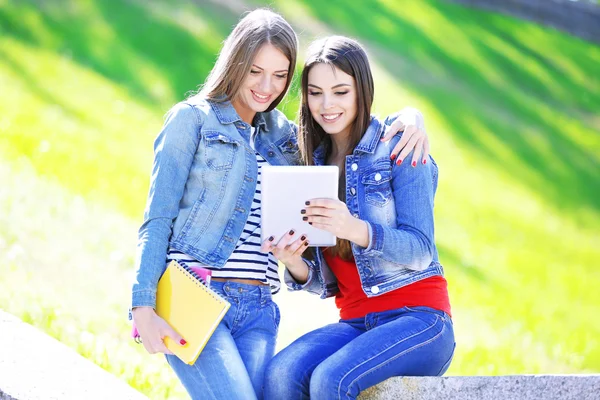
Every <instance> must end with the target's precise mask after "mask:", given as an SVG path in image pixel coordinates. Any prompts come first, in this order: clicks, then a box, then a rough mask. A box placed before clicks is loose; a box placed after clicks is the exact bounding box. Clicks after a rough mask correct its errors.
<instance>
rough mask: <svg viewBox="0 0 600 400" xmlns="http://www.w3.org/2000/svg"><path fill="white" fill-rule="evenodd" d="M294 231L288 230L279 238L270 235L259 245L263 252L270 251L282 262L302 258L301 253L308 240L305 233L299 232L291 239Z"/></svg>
mask: <svg viewBox="0 0 600 400" xmlns="http://www.w3.org/2000/svg"><path fill="white" fill-rule="evenodd" d="M294 234H295V232H294V231H293V230H290V231H289V232H288V233H286V234H285V235H283V236H282V237H281V238H280V239H279V240H277V239H276V238H275V237H273V236H270V237H269V238H268V239H267V240H265V241H264V242H263V244H262V246H261V250H262V251H264V252H267V251H270V252H271V253H273V255H274V256H275V257H276V258H277V259H278V260H279V261H281V262H282V263H284V264H286V265H287V264H291V263H295V262H298V261H300V260H301V259H302V253H304V250H306V249H307V248H308V245H309V244H310V242H309V241H308V239H307V236H306V234H301V235H299V237H298V238H297V239H295V240H293V237H294Z"/></svg>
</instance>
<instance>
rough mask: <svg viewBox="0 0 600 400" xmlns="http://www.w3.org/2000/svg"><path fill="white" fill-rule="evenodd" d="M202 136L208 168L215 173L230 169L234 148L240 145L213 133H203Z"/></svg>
mask: <svg viewBox="0 0 600 400" xmlns="http://www.w3.org/2000/svg"><path fill="white" fill-rule="evenodd" d="M203 136H204V146H205V152H206V164H207V165H208V167H209V168H210V169H213V170H215V171H219V170H223V169H229V168H231V167H232V165H233V158H234V155H235V151H236V147H237V146H238V145H239V144H240V143H239V142H238V141H236V140H234V139H232V138H230V137H228V136H226V135H223V134H222V133H220V132H215V131H206V132H203Z"/></svg>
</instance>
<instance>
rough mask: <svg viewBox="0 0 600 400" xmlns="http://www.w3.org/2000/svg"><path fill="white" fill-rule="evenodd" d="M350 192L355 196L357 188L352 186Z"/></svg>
mask: <svg viewBox="0 0 600 400" xmlns="http://www.w3.org/2000/svg"><path fill="white" fill-rule="evenodd" d="M350 194H351V195H352V196H354V195H355V194H356V189H354V188H353V187H352V188H350Z"/></svg>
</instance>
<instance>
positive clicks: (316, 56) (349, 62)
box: [298, 36, 375, 260]
mask: <svg viewBox="0 0 600 400" xmlns="http://www.w3.org/2000/svg"><path fill="white" fill-rule="evenodd" d="M317 64H327V65H330V66H332V67H335V68H337V69H339V70H340V71H343V72H344V73H346V74H348V75H350V76H352V77H353V78H354V81H355V83H356V101H357V115H356V119H355V120H354V122H353V124H352V127H351V128H350V143H348V147H347V154H346V155H350V154H352V151H354V148H355V147H356V146H357V145H358V143H359V142H360V139H361V138H362V136H363V135H364V133H365V132H366V130H367V128H368V127H369V123H370V121H371V106H372V105H373V96H374V92H375V88H374V85H373V75H372V73H371V67H370V65H369V59H368V57H367V53H366V52H365V50H364V49H363V48H362V46H361V45H360V44H359V43H358V42H357V41H355V40H353V39H350V38H347V37H344V36H330V37H326V38H323V39H320V40H317V41H315V42H313V43H312V44H311V45H310V47H309V49H308V55H307V57H306V62H305V63H304V70H303V71H302V80H301V85H302V97H301V102H300V112H299V119H300V122H299V131H300V132H299V135H298V145H299V146H300V154H301V156H302V159H303V161H304V163H305V164H306V165H314V160H313V152H314V151H315V149H316V148H317V147H318V146H319V145H320V144H321V143H323V144H324V145H325V148H326V159H327V157H328V156H329V154H330V152H331V138H330V137H329V135H328V134H327V133H326V132H325V131H324V130H323V128H321V126H320V125H319V124H318V123H317V122H316V121H315V120H314V118H313V117H312V115H311V113H310V109H309V108H308V73H309V72H310V70H311V69H312V67H313V66H315V65H317ZM338 196H339V198H340V200H342V201H344V202H345V201H346V171H345V167H342V171H341V174H340V186H339V194H338ZM330 251H331V254H332V255H338V254H339V255H340V257H342V258H343V259H345V260H350V259H352V247H351V245H350V242H349V241H348V240H339V239H338V242H337V244H336V246H335V247H333V248H331V249H330Z"/></svg>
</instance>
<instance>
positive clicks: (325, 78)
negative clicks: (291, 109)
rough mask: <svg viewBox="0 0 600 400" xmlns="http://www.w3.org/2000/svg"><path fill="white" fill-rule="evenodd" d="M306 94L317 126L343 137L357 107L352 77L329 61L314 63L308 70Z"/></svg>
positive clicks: (348, 129) (345, 135)
mask: <svg viewBox="0 0 600 400" xmlns="http://www.w3.org/2000/svg"><path fill="white" fill-rule="evenodd" d="M307 94H308V96H307V97H308V99H307V100H308V108H309V109H310V113H311V115H312V117H313V118H314V120H315V121H316V122H317V123H318V124H319V125H320V126H321V128H323V130H324V131H325V132H326V133H327V134H330V135H335V136H337V137H338V138H336V139H347V138H348V137H349V136H350V130H351V128H352V124H353V123H354V120H355V119H356V115H357V108H358V107H357V102H356V82H355V80H354V78H353V77H352V76H350V75H348V74H347V73H345V72H343V71H342V70H340V69H338V68H336V67H334V66H333V65H329V64H324V63H318V64H315V65H314V66H312V68H311V69H310V71H309V72H308V92H307ZM332 139H333V138H332Z"/></svg>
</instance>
